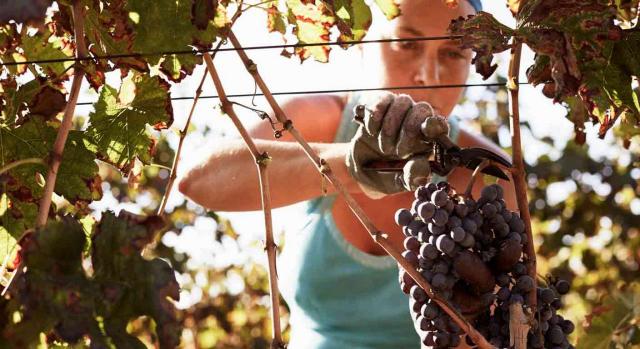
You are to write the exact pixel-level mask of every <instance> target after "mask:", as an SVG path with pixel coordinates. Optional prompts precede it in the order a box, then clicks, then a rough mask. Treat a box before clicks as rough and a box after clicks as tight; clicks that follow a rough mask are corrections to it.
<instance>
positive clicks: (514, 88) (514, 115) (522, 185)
mask: <svg viewBox="0 0 640 349" xmlns="http://www.w3.org/2000/svg"><path fill="white" fill-rule="evenodd" d="M514 40H515V42H514V44H513V48H512V49H511V60H510V62H509V83H508V84H507V86H508V88H509V97H510V98H509V102H510V103H509V104H510V108H511V115H510V126H511V144H512V146H513V168H512V169H511V174H512V177H513V185H514V188H515V191H516V200H517V202H518V210H519V211H520V217H521V218H522V220H523V221H524V225H525V232H526V234H527V241H526V244H525V254H526V258H527V259H526V264H527V273H528V274H529V276H531V278H532V279H533V282H534V287H533V288H532V290H531V291H530V292H529V293H528V294H527V300H528V302H527V305H528V306H529V309H530V311H531V312H530V313H529V314H528V315H529V321H530V324H531V323H532V320H533V316H532V314H533V312H535V311H536V309H537V299H536V296H537V294H536V290H537V279H536V274H537V271H536V253H535V247H534V241H533V234H532V230H531V215H530V213H529V200H528V198H527V184H526V182H525V178H526V173H525V169H524V160H523V156H522V142H521V139H520V110H519V102H518V92H519V89H518V74H519V73H520V56H521V52H522V42H520V41H519V40H518V39H514Z"/></svg>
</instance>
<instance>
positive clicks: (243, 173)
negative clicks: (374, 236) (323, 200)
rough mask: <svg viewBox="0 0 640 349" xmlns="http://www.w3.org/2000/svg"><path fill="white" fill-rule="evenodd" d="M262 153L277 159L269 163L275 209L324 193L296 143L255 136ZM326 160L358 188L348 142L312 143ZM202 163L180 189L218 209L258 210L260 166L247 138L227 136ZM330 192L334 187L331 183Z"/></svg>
mask: <svg viewBox="0 0 640 349" xmlns="http://www.w3.org/2000/svg"><path fill="white" fill-rule="evenodd" d="M255 143H256V146H257V147H258V149H260V150H261V151H266V152H268V153H269V155H270V156H271V158H272V161H271V163H270V164H269V178H270V180H269V182H270V185H271V203H272V205H273V207H281V206H286V205H290V204H293V203H296V202H299V201H304V200H308V199H311V198H314V197H317V196H320V195H322V177H321V176H320V173H319V172H318V170H317V169H316V167H315V166H314V164H313V163H312V162H311V161H309V159H308V158H307V155H306V154H305V153H304V152H303V151H302V148H301V147H300V146H299V145H298V144H297V143H293V142H278V141H266V140H255ZM310 145H311V147H312V148H313V149H314V150H315V151H316V152H317V153H318V154H319V155H320V157H321V158H323V159H325V160H327V162H328V163H329V166H331V168H332V169H333V172H334V174H336V175H337V176H338V178H339V179H340V180H341V181H342V183H343V184H345V185H347V188H349V190H351V191H354V192H357V191H358V190H359V187H358V185H357V184H356V183H355V181H354V180H353V179H352V178H351V176H350V175H349V173H348V172H347V168H346V165H345V161H344V159H345V154H346V152H347V151H348V147H349V144H348V143H336V144H330V143H311V144H310ZM215 149H216V150H215V151H214V152H212V154H211V155H210V156H209V158H208V159H207V160H206V161H205V162H203V163H202V164H201V165H199V166H197V167H195V168H193V169H191V170H190V171H189V172H188V173H187V174H186V175H185V176H184V177H183V178H182V180H181V181H180V184H179V190H180V191H181V192H182V193H183V194H185V195H186V196H188V197H189V198H191V200H193V201H195V202H196V203H198V204H200V205H202V206H204V207H206V208H208V209H210V210H219V211H250V210H259V209H260V208H261V203H260V187H259V182H258V170H257V168H256V165H255V162H254V161H253V158H252V157H251V153H250V152H249V150H248V149H247V147H246V145H245V144H244V142H243V141H242V140H236V139H233V140H224V141H223V142H221V144H219V145H218V146H217V147H215ZM325 188H326V189H327V191H328V192H329V193H332V192H334V189H333V186H332V185H331V184H330V183H326V185H325Z"/></svg>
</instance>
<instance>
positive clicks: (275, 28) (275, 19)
mask: <svg viewBox="0 0 640 349" xmlns="http://www.w3.org/2000/svg"><path fill="white" fill-rule="evenodd" d="M278 3H279V1H273V2H271V3H270V4H269V7H268V8H267V30H268V31H269V33H273V32H279V33H280V34H285V33H286V32H287V24H286V23H285V19H286V16H285V14H283V13H282V12H280V10H279V9H278Z"/></svg>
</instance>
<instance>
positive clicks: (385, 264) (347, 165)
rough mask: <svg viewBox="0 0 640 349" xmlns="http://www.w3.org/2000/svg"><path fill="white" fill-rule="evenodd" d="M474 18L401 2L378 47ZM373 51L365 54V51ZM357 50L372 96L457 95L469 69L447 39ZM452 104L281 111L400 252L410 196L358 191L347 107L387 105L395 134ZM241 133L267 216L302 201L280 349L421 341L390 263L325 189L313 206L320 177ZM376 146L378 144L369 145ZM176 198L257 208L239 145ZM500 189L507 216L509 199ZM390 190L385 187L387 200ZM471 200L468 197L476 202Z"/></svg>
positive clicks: (455, 180) (464, 7)
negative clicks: (260, 176) (266, 158)
mask: <svg viewBox="0 0 640 349" xmlns="http://www.w3.org/2000/svg"><path fill="white" fill-rule="evenodd" d="M479 9H480V3H479V0H467V1H460V4H459V6H458V7H457V8H449V7H447V6H446V5H445V4H443V1H442V0H403V1H402V2H401V11H402V14H403V15H401V16H400V17H399V18H397V19H396V20H394V21H392V22H391V23H390V24H389V25H388V26H386V28H385V30H384V33H381V36H383V37H386V38H389V37H399V38H410V37H418V36H441V35H443V34H444V33H445V32H446V29H447V27H448V25H449V23H450V21H451V20H452V19H455V18H458V17H460V16H465V17H466V16H467V15H470V14H473V13H475V12H476V11H478V10H479ZM369 46H374V45H369ZM372 49H374V50H375V52H370V51H369V50H372ZM363 50H364V51H365V52H364V55H365V56H366V57H367V60H366V62H376V61H375V60H371V56H370V55H378V58H379V61H380V62H381V63H382V64H381V65H380V66H375V68H374V69H376V70H378V69H379V71H377V73H379V74H378V75H379V81H378V83H379V85H378V86H407V85H440V84H463V83H465V81H466V79H467V76H468V73H469V66H470V61H471V52H470V51H468V50H461V49H460V48H459V47H458V46H457V44H456V43H455V42H454V41H450V40H441V41H414V42H396V43H384V44H380V45H379V46H378V47H377V49H376V48H370V47H365V48H363ZM370 70H372V69H370ZM372 73H374V72H373V71H372ZM462 94H463V89H462V88H455V89H454V88H451V89H422V90H409V91H407V95H394V94H383V95H382V96H380V95H378V96H377V97H376V98H373V97H371V96H365V97H362V96H358V95H351V96H333V95H324V96H306V97H301V98H297V99H293V100H291V101H289V102H288V103H286V104H285V105H284V106H283V108H284V111H285V113H286V114H287V115H288V117H289V118H290V119H291V120H292V121H293V123H294V125H295V127H296V128H297V129H298V130H300V132H301V133H302V135H303V136H304V137H305V138H306V140H307V141H308V142H310V144H311V146H312V148H313V149H314V150H315V151H316V152H317V153H318V154H319V155H320V156H321V157H322V158H323V159H325V160H326V161H328V163H329V164H330V166H331V168H332V169H333V171H334V173H335V175H337V176H338V178H339V179H340V180H341V181H342V183H344V184H345V185H346V187H347V188H348V190H349V191H350V192H351V193H352V194H353V196H354V198H355V199H356V201H358V203H359V204H360V205H361V206H362V208H363V209H364V211H365V212H366V214H367V215H368V216H369V217H370V218H371V219H372V220H373V223H374V224H375V225H376V226H377V227H378V229H380V230H382V231H385V232H387V233H388V234H389V236H390V240H391V241H392V243H393V244H394V245H395V246H396V247H397V248H398V249H402V248H403V247H402V242H403V238H404V236H403V234H402V232H401V230H400V228H399V227H398V226H396V224H395V223H394V219H393V217H394V213H395V212H396V211H397V210H398V209H399V208H406V207H410V206H411V204H412V202H413V200H414V197H413V193H412V192H407V191H402V192H399V193H394V194H391V195H383V197H382V198H379V197H378V195H376V194H380V193H381V192H382V193H386V192H389V190H385V189H388V188H385V185H386V184H385V183H380V182H376V181H375V180H374V181H373V182H371V181H369V182H368V183H364V181H363V177H362V176H360V175H359V174H358V173H359V171H358V168H359V166H360V165H361V164H357V163H356V164H354V159H357V158H359V154H360V150H359V147H358V145H357V144H358V143H359V140H361V138H362V136H363V135H362V133H363V132H362V131H361V132H358V133H357V132H356V131H357V129H358V126H359V125H358V124H356V123H353V121H352V120H353V107H354V106H355V105H357V104H360V103H365V104H366V105H367V106H368V107H369V108H370V109H374V110H375V108H376V106H377V107H378V108H379V109H380V107H381V106H386V107H385V108H384V109H385V112H387V113H388V112H390V111H391V110H392V109H393V110H395V112H394V113H391V114H393V115H390V114H385V115H384V118H385V120H388V122H385V125H386V126H381V127H382V128H383V129H387V128H390V129H395V131H398V127H399V126H398V125H401V124H402V121H403V118H407V117H408V115H410V114H411V112H410V111H411V110H416V109H419V108H420V106H422V108H424V106H425V104H424V103H422V104H420V103H416V102H418V101H421V102H428V103H430V104H431V106H432V107H433V108H434V110H435V111H436V113H438V114H440V115H444V116H448V115H449V114H450V113H451V111H452V110H453V108H454V106H455V105H456V103H457V102H458V101H459V100H460V98H461V96H462ZM385 103H386V104H385ZM390 105H395V107H394V108H391V107H389V106H390ZM424 117H425V116H423V119H424ZM450 124H451V133H450V136H451V137H452V138H453V139H454V140H455V139H457V143H458V144H459V145H460V146H462V147H469V146H479V147H485V148H488V149H490V150H493V151H495V152H501V150H500V149H499V148H498V147H497V146H496V145H494V144H492V143H491V142H489V141H488V140H486V139H485V138H483V137H481V136H477V135H473V134H471V133H469V132H467V131H465V130H458V127H457V123H455V122H453V121H451V122H450ZM394 125H395V126H394ZM415 127H419V126H418V125H416V126H415ZM250 131H251V132H250V133H251V135H252V136H253V137H254V138H256V139H257V140H256V144H257V146H258V147H259V149H260V150H261V151H267V152H268V153H269V155H270V156H271V157H272V158H273V162H272V166H270V167H269V171H270V185H271V195H272V204H273V205H274V207H280V206H285V205H290V204H293V203H296V202H300V201H305V200H312V199H313V200H312V201H310V205H309V208H308V222H307V224H306V225H305V226H304V227H303V228H302V229H301V230H300V231H296V232H291V234H289V235H288V236H287V238H286V246H285V248H284V251H283V253H282V256H281V258H280V260H279V262H278V271H279V278H280V286H281V291H282V294H283V297H284V298H285V300H286V301H287V304H288V305H289V307H290V309H291V329H292V332H291V340H290V344H289V348H292V349H299V348H303V349H332V348H363V349H364V348H418V347H419V346H420V344H419V341H420V340H419V337H418V336H417V334H416V333H415V331H414V328H413V324H412V321H411V318H410V315H409V312H408V311H407V304H408V300H407V297H406V296H405V295H404V294H403V293H402V292H401V291H400V289H399V286H398V281H397V278H398V267H397V264H396V263H395V262H394V260H393V259H392V258H391V257H389V256H387V255H386V254H385V252H384V250H383V249H382V248H381V247H380V246H378V245H377V244H376V243H375V242H373V240H372V239H371V237H370V236H369V234H368V233H367V231H366V230H365V229H364V228H363V227H362V225H361V224H360V222H359V221H358V220H357V219H356V218H355V216H354V215H353V214H352V213H351V211H350V210H349V207H348V206H347V205H346V203H345V202H344V200H343V199H342V198H340V197H339V196H337V195H335V191H334V190H333V188H331V186H330V185H329V186H328V187H327V188H326V189H328V195H326V196H323V192H322V191H323V188H324V186H323V185H322V179H321V177H320V175H319V174H318V172H317V170H316V168H315V166H314V165H313V164H312V163H311V162H310V161H309V159H308V158H307V156H306V155H305V154H304V153H303V151H302V150H301V149H300V147H299V146H298V145H297V143H295V142H293V139H292V138H291V136H290V135H288V134H286V133H285V135H284V136H283V137H282V138H280V139H279V140H273V133H272V130H271V128H270V127H269V125H267V124H266V123H261V124H258V125H256V126H255V127H253V128H251V130H250ZM412 131H413V132H409V134H410V136H411V137H420V135H419V129H414V130H412ZM385 135H386V133H385V132H381V133H380V137H384V136H385ZM386 136H388V135H386ZM502 153H503V152H502ZM503 154H504V153H503ZM505 156H506V155H505ZM356 162H357V161H356ZM470 174H471V172H470V171H468V170H465V169H456V170H455V171H454V172H453V173H452V174H451V175H450V176H449V178H448V181H449V182H450V183H452V185H453V186H454V187H455V188H464V187H465V186H466V184H467V182H468V180H469V178H470ZM376 183H377V184H379V185H378V186H377V187H376ZM396 184H397V183H396ZM372 186H373V187H372ZM179 188H180V191H181V192H182V193H184V194H185V195H186V196H188V197H190V198H191V199H192V200H194V201H195V202H197V203H199V204H201V205H203V206H204V207H206V208H208V209H211V210H222V211H245V210H258V209H260V208H261V206H260V196H259V185H258V181H257V172H256V169H255V164H254V163H253V161H252V158H251V155H250V154H249V152H248V151H247V150H246V147H245V145H244V143H243V142H242V141H241V140H237V141H225V143H224V144H221V145H220V146H219V147H217V148H215V149H214V150H213V151H212V154H211V155H210V157H209V158H208V159H207V160H206V161H205V162H203V163H202V164H201V165H200V166H197V167H196V168H194V169H191V170H190V171H189V172H188V173H186V174H185V175H184V176H183V178H182V180H181V181H180V185H179ZM365 188H366V190H365V191H366V193H365V192H364V191H363V189H365ZM400 189H402V188H400ZM505 189H506V193H507V194H506V195H505V196H506V197H507V198H509V200H508V204H509V206H510V207H511V208H513V206H514V205H513V193H512V192H511V190H510V188H507V187H505ZM398 190H399V188H398V187H397V186H395V187H394V188H392V190H391V191H392V192H395V191H398ZM478 191H479V189H477V188H476V196H477V195H479V194H478V193H477V192H478Z"/></svg>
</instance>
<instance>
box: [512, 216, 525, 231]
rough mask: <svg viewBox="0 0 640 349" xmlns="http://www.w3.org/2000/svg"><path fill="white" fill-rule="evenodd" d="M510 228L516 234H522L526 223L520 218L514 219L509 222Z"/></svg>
mask: <svg viewBox="0 0 640 349" xmlns="http://www.w3.org/2000/svg"><path fill="white" fill-rule="evenodd" d="M509 228H511V230H512V231H515V232H516V233H522V232H524V222H523V221H522V219H520V218H519V217H518V218H515V217H514V218H512V219H511V220H510V221H509Z"/></svg>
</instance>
